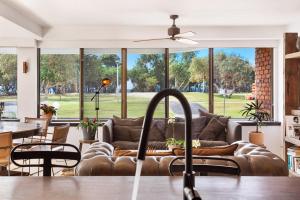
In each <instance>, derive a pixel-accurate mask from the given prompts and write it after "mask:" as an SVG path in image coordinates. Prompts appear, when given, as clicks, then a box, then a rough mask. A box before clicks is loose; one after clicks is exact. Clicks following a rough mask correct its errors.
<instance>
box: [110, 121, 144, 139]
mask: <svg viewBox="0 0 300 200" xmlns="http://www.w3.org/2000/svg"><path fill="white" fill-rule="evenodd" d="M143 121H144V117H139V118H135V119H121V118H119V117H117V116H113V133H114V134H113V141H131V130H141V128H142V125H143Z"/></svg>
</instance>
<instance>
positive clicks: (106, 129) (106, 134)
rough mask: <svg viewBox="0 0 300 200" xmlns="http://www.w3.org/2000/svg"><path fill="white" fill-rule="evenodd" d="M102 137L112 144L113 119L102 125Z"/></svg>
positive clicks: (104, 140)
mask: <svg viewBox="0 0 300 200" xmlns="http://www.w3.org/2000/svg"><path fill="white" fill-rule="evenodd" d="M102 139H103V142H106V143H109V144H111V143H112V142H113V121H112V120H111V119H109V120H107V121H106V122H105V123H104V125H103V126H102Z"/></svg>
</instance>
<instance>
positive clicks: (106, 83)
mask: <svg viewBox="0 0 300 200" xmlns="http://www.w3.org/2000/svg"><path fill="white" fill-rule="evenodd" d="M110 84H111V80H110V79H108V78H104V79H102V80H101V86H100V88H99V89H98V90H97V91H96V92H95V95H94V96H93V97H92V98H91V101H93V100H94V99H95V111H96V121H97V132H96V133H97V138H98V139H99V137H98V125H99V123H98V122H99V103H100V101H99V95H100V91H101V89H102V88H106V87H108V86H109V85H110Z"/></svg>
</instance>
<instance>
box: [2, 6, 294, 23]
mask: <svg viewBox="0 0 300 200" xmlns="http://www.w3.org/2000/svg"><path fill="white" fill-rule="evenodd" d="M2 1H3V2H5V3H6V4H8V5H11V6H13V7H15V8H16V9H17V10H19V11H20V12H22V13H23V14H25V15H26V16H28V17H30V18H32V19H33V20H35V21H36V22H37V23H39V24H40V25H42V26H51V27H53V26H56V25H71V26H72V25H115V26H119V25H126V26H128V25H130V26H141V25H142V26H145V25H149V26H158V25H169V24H170V20H169V19H168V16H169V15H170V14H179V15H180V19H179V20H178V24H180V25H186V26H203V25H211V26H219V25H221V26H224V25H230V26H232V25H234V26H235V25H243V26H244V25H286V24H289V23H291V22H293V21H294V20H295V19H296V18H297V16H298V19H299V16H300V12H299V10H300V1H299V0H2Z"/></svg>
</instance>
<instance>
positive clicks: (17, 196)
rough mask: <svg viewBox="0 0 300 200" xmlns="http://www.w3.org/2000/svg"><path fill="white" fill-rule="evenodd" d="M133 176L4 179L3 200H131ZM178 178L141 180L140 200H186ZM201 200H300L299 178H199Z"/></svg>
mask: <svg viewBox="0 0 300 200" xmlns="http://www.w3.org/2000/svg"><path fill="white" fill-rule="evenodd" d="M133 183H134V177H133V176H101V177H99V176H98V177H95V176H94V177H92V176H90V177H87V176H85V177H84V176H82V177H78V176H77V177H76V176H73V177H1V178H0V199H1V200H25V199H30V200H50V199H55V200H98V199H99V200H101V199H103V200H130V199H131V194H132V190H133ZM182 185H183V179H182V177H179V176H177V177H176V176H173V177H171V176H170V177H168V176H142V177H141V178H140V187H139V190H138V196H137V199H141V200H176V199H183V189H182ZM195 187H196V189H197V191H198V193H199V194H200V196H201V198H202V200H212V199H213V200H225V199H226V200H231V199H232V200H238V199H241V200H248V199H251V200H252V199H253V200H254V199H255V200H258V199H262V200H298V199H300V178H297V177H293V178H292V177H270V176H269V177H264V176H241V177H236V176H198V177H196V179H195Z"/></svg>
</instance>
